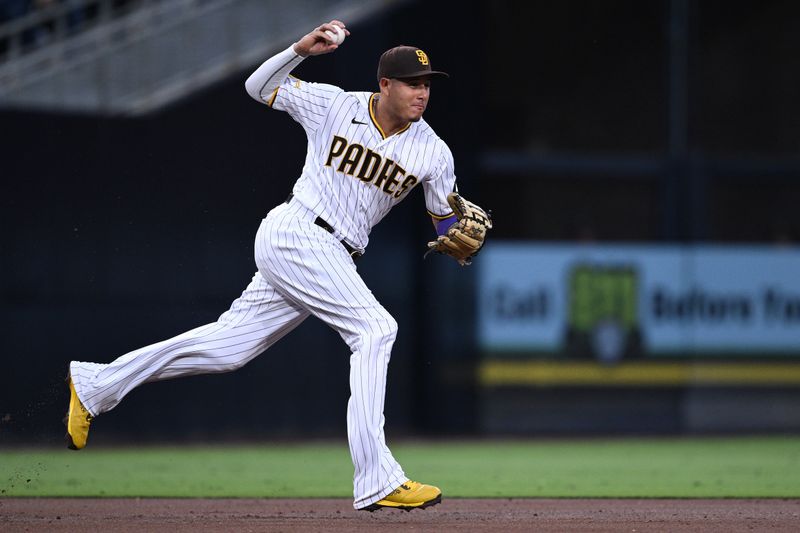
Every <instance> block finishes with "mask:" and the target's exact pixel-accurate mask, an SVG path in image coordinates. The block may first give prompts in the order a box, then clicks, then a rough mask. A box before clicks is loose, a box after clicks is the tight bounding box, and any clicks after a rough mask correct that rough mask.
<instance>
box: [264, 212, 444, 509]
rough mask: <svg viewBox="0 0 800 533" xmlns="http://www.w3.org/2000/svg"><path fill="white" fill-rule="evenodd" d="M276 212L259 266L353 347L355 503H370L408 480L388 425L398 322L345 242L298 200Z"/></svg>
mask: <svg viewBox="0 0 800 533" xmlns="http://www.w3.org/2000/svg"><path fill="white" fill-rule="evenodd" d="M277 211H278V212H277V213H275V212H273V214H272V216H270V217H268V218H267V220H266V221H265V223H264V224H263V225H262V228H261V230H260V231H259V237H257V239H256V243H257V245H256V263H257V264H258V266H259V269H260V270H261V272H262V273H263V274H264V277H265V278H267V279H268V280H269V281H270V283H272V284H274V285H275V286H276V287H279V288H280V290H281V291H282V292H284V293H286V294H287V295H288V296H289V297H291V298H292V299H293V300H297V301H302V302H303V304H304V305H305V306H306V307H307V308H308V309H309V310H310V311H311V313H312V314H314V315H315V316H317V317H319V318H320V319H322V320H323V321H325V322H326V323H327V324H329V325H330V326H331V327H333V328H334V329H335V330H337V331H338V332H339V334H340V335H341V336H342V338H343V339H344V340H345V342H346V343H347V344H348V345H349V347H350V349H351V351H352V355H351V357H350V391H351V397H350V400H349V402H348V410H347V426H348V440H349V444H350V453H351V456H352V459H353V464H354V466H355V474H354V497H355V502H354V506H355V508H357V509H362V508H366V507H369V506H370V505H372V504H374V503H376V502H378V501H379V500H382V499H383V498H384V497H386V496H387V495H389V494H390V493H392V492H393V491H394V490H395V489H398V487H400V486H401V485H402V484H403V483H404V482H406V481H407V480H408V478H407V477H406V475H405V474H404V472H403V469H402V468H401V467H400V465H399V464H398V462H397V461H396V460H395V458H394V457H393V456H392V453H391V451H390V450H389V448H388V447H387V445H386V441H385V437H384V429H383V427H384V415H383V407H384V396H385V389H386V374H387V370H388V365H389V358H390V356H391V350H392V345H393V343H394V340H395V337H396V335H397V322H396V321H395V320H394V318H392V316H391V315H390V314H389V313H388V311H386V309H385V308H384V307H383V306H382V305H380V303H379V302H378V301H377V300H376V299H375V296H374V295H373V294H372V291H370V290H369V288H368V287H367V286H366V284H365V283H364V281H363V280H362V279H361V276H359V275H358V272H357V271H356V268H355V265H354V263H353V261H352V259H351V258H350V256H349V255H348V254H347V252H346V251H345V249H344V247H343V246H342V244H341V243H340V242H338V241H337V240H336V239H334V238H333V236H332V235H331V234H330V233H328V232H326V231H325V230H323V229H322V228H320V227H319V226H316V225H315V224H314V223H313V220H314V218H315V217H313V216H312V215H311V214H309V212H307V211H306V210H304V209H303V208H302V206H298V205H296V203H295V202H292V203H291V204H289V205H288V206H286V207H282V208H279V209H278V210H277ZM412 485H413V486H414V487H415V490H416V488H418V487H419V485H418V484H413V483H412ZM426 487H427V486H426ZM433 489H435V488H433ZM404 490H405V489H404ZM435 491H436V493H439V492H438V489H435ZM439 494H440V493H439ZM436 495H437V494H434V497H435V496H436ZM419 503H421V502H419Z"/></svg>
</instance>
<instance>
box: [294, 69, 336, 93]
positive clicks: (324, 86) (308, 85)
mask: <svg viewBox="0 0 800 533" xmlns="http://www.w3.org/2000/svg"><path fill="white" fill-rule="evenodd" d="M287 82H288V83H290V84H291V85H293V86H294V87H296V88H297V89H313V90H314V91H315V92H319V93H328V94H329V95H330V96H331V97H333V96H336V95H339V94H343V93H344V90H343V89H342V88H341V87H337V86H336V85H331V84H330V83H320V82H316V81H305V80H301V79H300V78H296V77H294V76H292V75H291V74H289V76H288V78H287Z"/></svg>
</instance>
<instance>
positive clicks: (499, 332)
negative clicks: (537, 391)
mask: <svg viewBox="0 0 800 533" xmlns="http://www.w3.org/2000/svg"><path fill="white" fill-rule="evenodd" d="M476 264H477V265H480V266H479V269H480V271H479V274H478V278H479V281H478V297H479V305H478V310H479V315H478V329H479V339H480V343H481V346H482V348H483V349H484V350H486V351H489V352H515V351H519V352H525V353H539V354H542V355H557V356H565V357H593V358H597V359H600V360H608V361H615V360H618V359H621V358H625V359H630V358H642V357H653V356H656V357H657V356H659V355H702V356H716V355H732V354H744V355H753V356H762V355H773V356H779V355H794V356H800V250H798V249H788V248H777V247H769V246H747V247H744V246H639V245H579V244H575V245H573V244H564V245H543V244H530V243H521V242H520V243H514V242H509V243H490V244H488V245H487V246H486V249H485V250H483V251H482V252H481V257H480V261H479V262H476Z"/></svg>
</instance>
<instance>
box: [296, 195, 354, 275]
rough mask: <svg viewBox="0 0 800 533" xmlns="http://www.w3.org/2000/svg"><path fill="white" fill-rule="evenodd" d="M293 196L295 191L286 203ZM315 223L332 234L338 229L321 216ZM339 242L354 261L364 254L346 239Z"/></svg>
mask: <svg viewBox="0 0 800 533" xmlns="http://www.w3.org/2000/svg"><path fill="white" fill-rule="evenodd" d="M293 197H294V193H290V194H289V197H288V198H287V199H286V203H287V204H288V203H289V202H290V201H291V200H292V198H293ZM314 224H316V225H317V226H319V227H320V228H322V229H324V230H325V231H327V232H328V233H330V234H331V235H333V234H334V233H336V230H334V229H333V226H331V225H330V224H328V223H327V222H325V220H323V219H322V218H321V217H317V219H316V220H315V221H314ZM339 242H341V243H342V246H344V249H345V250H347V253H348V254H350V257H352V258H353V261H355V260H356V259H358V258H359V257H361V256H362V255H363V254H362V253H361V252H359V251H358V250H357V249H355V248H353V247H352V246H350V245H349V244H347V243H346V242H345V241H339Z"/></svg>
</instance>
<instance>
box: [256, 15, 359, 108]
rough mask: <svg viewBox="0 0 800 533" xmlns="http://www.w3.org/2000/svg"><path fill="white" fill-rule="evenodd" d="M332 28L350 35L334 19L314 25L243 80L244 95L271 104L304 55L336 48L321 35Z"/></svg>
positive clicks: (342, 24) (328, 51) (329, 37)
mask: <svg viewBox="0 0 800 533" xmlns="http://www.w3.org/2000/svg"><path fill="white" fill-rule="evenodd" d="M334 26H338V27H340V28H342V30H344V32H345V35H350V32H349V31H347V29H346V28H345V25H344V23H343V22H341V21H338V20H332V21H330V22H326V23H325V24H321V25H320V26H317V27H316V28H315V29H314V30H313V31H311V32H309V33H307V34H306V35H304V36H303V37H302V38H301V39H300V40H299V41H297V42H296V43H294V44H293V45H292V46H290V47H289V48H287V49H286V50H284V51H282V52H279V53H278V54H276V55H274V56H272V57H271V58H269V59H267V60H266V61H264V63H262V64H261V66H260V67H258V68H257V69H256V71H255V72H253V73H252V74H251V75H250V77H249V78H247V81H245V83H244V86H245V90H247V94H249V95H250V96H251V97H252V98H253V99H255V100H258V101H259V102H266V103H267V104H270V105H271V104H272V102H273V101H274V99H275V94H276V93H277V91H278V87H280V86H281V84H282V83H283V82H284V81H285V80H286V78H287V77H288V76H289V73H290V72H292V70H294V68H295V67H297V65H299V64H300V63H301V62H302V61H303V59H305V58H306V57H308V56H317V55H321V54H328V53H330V52H333V51H334V50H336V49H337V48H339V45H337V44H334V41H333V37H331V36H330V35H328V34H327V33H325V31H326V30H328V31H333V32H335V29H334Z"/></svg>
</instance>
